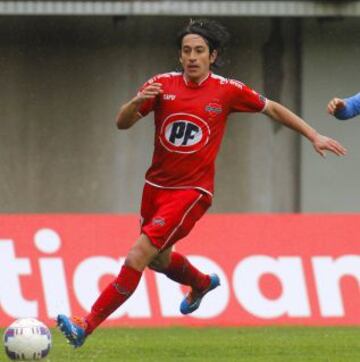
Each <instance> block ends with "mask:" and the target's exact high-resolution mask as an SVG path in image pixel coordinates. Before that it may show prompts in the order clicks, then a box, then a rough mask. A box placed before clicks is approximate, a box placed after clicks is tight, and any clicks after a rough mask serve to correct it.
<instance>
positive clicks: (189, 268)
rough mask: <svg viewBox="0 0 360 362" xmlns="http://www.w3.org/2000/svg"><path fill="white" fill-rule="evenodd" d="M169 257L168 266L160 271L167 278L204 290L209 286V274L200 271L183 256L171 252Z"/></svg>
mask: <svg viewBox="0 0 360 362" xmlns="http://www.w3.org/2000/svg"><path fill="white" fill-rule="evenodd" d="M170 258H171V261H170V264H169V266H168V267H167V268H166V269H165V270H163V271H162V273H164V274H165V275H166V276H167V277H168V278H170V279H172V280H174V281H175V282H178V283H180V284H183V285H189V286H191V287H192V288H194V289H197V290H204V289H205V288H207V287H208V286H209V283H210V277H209V275H207V274H203V273H201V271H200V270H198V269H196V268H195V267H194V266H193V265H192V264H191V263H190V262H189V260H188V259H187V258H185V256H183V255H181V254H179V253H176V252H172V253H171V256H170Z"/></svg>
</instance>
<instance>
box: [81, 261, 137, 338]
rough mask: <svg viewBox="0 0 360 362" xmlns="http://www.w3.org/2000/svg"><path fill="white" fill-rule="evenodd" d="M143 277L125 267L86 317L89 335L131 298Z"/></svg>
mask: <svg viewBox="0 0 360 362" xmlns="http://www.w3.org/2000/svg"><path fill="white" fill-rule="evenodd" d="M141 275H142V272H139V271H137V270H135V269H133V268H131V267H129V266H126V265H123V267H122V268H121V271H120V273H119V275H118V276H117V278H116V279H115V280H114V281H113V282H112V283H111V284H109V285H108V286H107V287H106V289H105V290H104V291H103V292H102V293H101V294H100V296H99V298H98V299H97V300H96V302H95V303H94V304H93V306H92V308H91V312H90V313H89V314H88V315H87V316H86V317H85V320H86V322H87V328H86V333H87V334H90V333H91V332H92V331H93V330H94V329H95V328H96V327H97V326H98V325H99V324H100V323H102V322H103V321H104V320H105V319H106V318H107V317H108V316H109V315H110V314H111V313H112V312H114V311H115V310H116V309H117V308H119V307H120V305H121V304H123V303H124V302H125V301H126V300H127V299H128V298H129V297H130V296H131V294H132V293H133V292H134V291H135V289H136V287H137V285H138V284H139V281H140V278H141Z"/></svg>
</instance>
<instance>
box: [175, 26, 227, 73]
mask: <svg viewBox="0 0 360 362" xmlns="http://www.w3.org/2000/svg"><path fill="white" fill-rule="evenodd" d="M188 34H197V35H200V36H201V37H202V38H203V39H204V40H205V42H206V44H207V45H208V46H209V51H210V54H212V52H213V51H214V50H216V51H217V53H218V56H217V57H216V60H215V62H214V64H212V65H213V66H214V67H216V68H218V67H221V66H222V65H223V62H222V55H223V53H224V50H225V47H226V45H227V43H228V42H229V39H230V34H229V33H228V31H227V30H226V29H225V27H223V26H222V25H221V24H219V23H217V22H216V21H214V20H208V19H196V20H194V19H191V20H190V22H189V24H188V25H186V26H185V27H184V28H183V29H182V30H181V31H180V32H179V33H178V36H177V47H178V49H179V50H181V47H182V40H183V38H184V36H186V35H188Z"/></svg>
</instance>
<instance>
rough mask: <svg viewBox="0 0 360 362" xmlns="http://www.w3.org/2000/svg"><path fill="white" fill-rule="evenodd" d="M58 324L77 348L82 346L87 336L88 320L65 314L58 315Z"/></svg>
mask: <svg viewBox="0 0 360 362" xmlns="http://www.w3.org/2000/svg"><path fill="white" fill-rule="evenodd" d="M56 322H57V326H58V328H59V329H60V331H61V332H62V333H63V334H64V336H65V337H66V339H67V340H68V342H69V343H70V344H71V345H72V346H73V347H75V348H78V347H80V346H82V345H83V344H84V342H85V338H86V332H85V328H86V322H85V321H84V320H83V319H82V318H78V317H72V318H69V317H67V316H65V315H63V314H59V315H58V316H57V320H56Z"/></svg>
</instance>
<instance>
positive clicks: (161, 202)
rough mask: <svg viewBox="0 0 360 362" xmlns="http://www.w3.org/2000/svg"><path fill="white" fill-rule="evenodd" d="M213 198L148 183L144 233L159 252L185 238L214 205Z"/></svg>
mask: <svg viewBox="0 0 360 362" xmlns="http://www.w3.org/2000/svg"><path fill="white" fill-rule="evenodd" d="M211 202H212V197H211V196H210V195H208V194H206V193H204V192H201V191H199V190H196V189H161V188H159V187H155V186H151V185H149V184H147V183H146V184H145V186H144V191H143V196H142V202H141V218H142V224H141V232H142V233H144V234H145V235H146V236H147V237H148V238H149V239H150V241H151V243H152V244H153V245H154V246H155V247H156V248H158V249H159V250H164V249H166V248H168V247H170V246H172V245H174V244H175V243H176V242H177V241H178V240H179V239H182V238H183V237H185V236H186V235H187V234H189V232H190V231H191V229H192V228H193V227H194V225H195V223H196V222H197V221H198V220H199V219H200V218H201V217H202V216H203V215H204V214H205V212H206V210H207V209H208V208H209V207H210V206H211Z"/></svg>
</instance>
